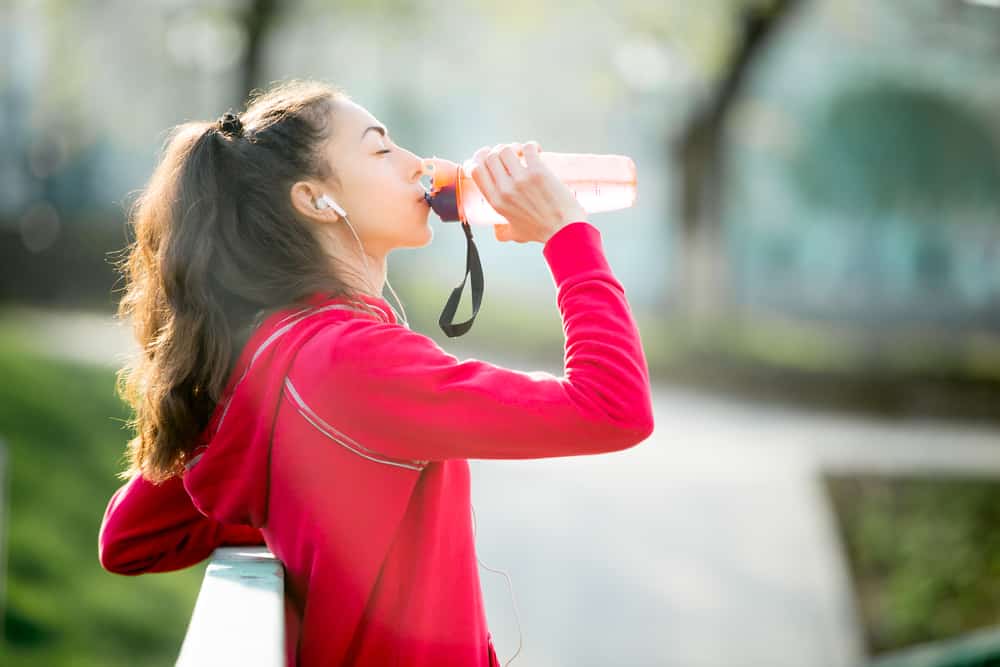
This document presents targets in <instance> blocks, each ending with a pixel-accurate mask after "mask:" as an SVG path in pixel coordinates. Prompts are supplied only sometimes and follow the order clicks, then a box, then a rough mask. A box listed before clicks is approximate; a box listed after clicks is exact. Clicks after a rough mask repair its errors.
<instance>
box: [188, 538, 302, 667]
mask: <svg viewBox="0 0 1000 667" xmlns="http://www.w3.org/2000/svg"><path fill="white" fill-rule="evenodd" d="M284 596H285V570H284V567H283V566H282V564H281V561H279V560H278V559H277V558H275V557H274V555H273V554H272V553H271V552H270V551H269V550H268V549H267V547H219V548H218V549H216V550H215V551H214V552H212V558H211V560H210V561H209V563H208V569H206V570H205V578H204V580H203V581H202V584H201V590H200V591H199V593H198V600H197V601H196V602H195V606H194V611H193V612H192V614H191V622H190V624H189V625H188V629H187V634H186V635H185V637H184V643H183V645H182V646H181V653H180V657H178V658H177V663H176V664H177V665H178V667H195V666H197V667H201V666H202V665H220V666H221V665H250V666H254V667H283V666H284V664H285V606H284Z"/></svg>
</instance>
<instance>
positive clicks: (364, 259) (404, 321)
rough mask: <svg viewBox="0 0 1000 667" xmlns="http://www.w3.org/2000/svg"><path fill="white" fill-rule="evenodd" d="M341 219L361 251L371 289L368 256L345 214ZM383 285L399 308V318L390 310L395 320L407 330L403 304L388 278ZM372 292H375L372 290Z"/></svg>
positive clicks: (407, 325) (407, 322)
mask: <svg viewBox="0 0 1000 667" xmlns="http://www.w3.org/2000/svg"><path fill="white" fill-rule="evenodd" d="M343 218H344V222H346V223H347V226H348V228H350V230H351V233H352V234H354V238H355V240H356V241H357V242H358V247H359V248H360V249H361V260H362V261H363V262H364V263H365V273H366V277H367V278H368V285H369V287H371V286H372V284H371V269H370V268H369V266H368V254H367V253H366V252H365V248H364V246H363V245H362V244H361V239H360V238H358V233H357V232H355V231H354V225H352V224H351V221H350V220H348V219H347V214H346V213H345V214H344V215H343ZM385 284H386V285H388V286H389V291H390V292H392V298H394V299H395V300H396V304H397V305H398V306H399V308H400V310H401V311H402V316H400V314H399V313H398V312H397V311H396V309H395V308H393V309H392V310H393V313H395V315H396V319H397V320H400V321H402V323H403V326H405V327H406V328H407V329H409V328H410V322H409V320H407V319H406V308H403V302H402V301H400V300H399V296H398V295H397V294H396V290H394V289H393V288H392V283H390V282H389V276H386V277H385ZM372 291H373V292H374V291H376V290H374V289H372ZM389 307H390V308H392V304H391V303H390V304H389Z"/></svg>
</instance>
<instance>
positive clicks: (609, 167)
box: [423, 151, 637, 225]
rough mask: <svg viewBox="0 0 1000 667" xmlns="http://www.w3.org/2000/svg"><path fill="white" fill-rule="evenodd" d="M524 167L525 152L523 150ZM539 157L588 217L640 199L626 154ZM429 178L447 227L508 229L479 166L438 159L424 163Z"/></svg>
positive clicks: (431, 197)
mask: <svg viewBox="0 0 1000 667" xmlns="http://www.w3.org/2000/svg"><path fill="white" fill-rule="evenodd" d="M518 156H520V157H521V163H522V164H524V153H523V152H522V151H518ZM538 158H539V159H540V160H541V161H542V162H544V163H545V165H546V166H547V167H548V168H549V169H550V170H551V171H552V172H553V173H554V174H555V175H556V177H557V178H558V179H559V180H560V181H562V182H563V183H565V184H566V185H567V186H568V187H569V188H570V190H572V191H573V194H574V196H576V200H577V201H578V202H579V203H580V206H582V207H583V210H585V211H586V212H587V213H600V212H602V211H617V210H619V209H623V208H628V207H629V206H632V204H634V203H635V201H636V197H637V187H636V169H635V162H633V161H632V158H629V157H626V156H624V155H595V154H593V153H555V152H549V151H540V152H539V153H538ZM423 166H424V175H425V176H430V177H431V179H432V184H431V190H430V192H429V193H428V194H427V195H426V199H427V201H428V203H429V204H430V205H431V208H433V209H434V212H435V213H436V214H437V215H438V217H439V218H441V220H442V221H444V222H451V221H459V220H461V221H466V222H468V223H469V224H472V225H503V224H507V220H506V218H504V217H503V216H502V215H500V214H499V213H497V211H496V209H494V208H493V207H492V206H490V203H489V202H488V201H487V200H486V197H485V196H484V195H483V193H482V192H481V191H480V190H479V186H477V185H476V181H475V180H473V178H472V168H473V167H474V166H475V162H474V161H473V160H472V158H469V159H468V160H466V161H465V162H463V163H462V164H461V165H459V164H457V163H455V162H452V161H450V160H445V159H442V158H438V157H430V158H426V159H424V162H423Z"/></svg>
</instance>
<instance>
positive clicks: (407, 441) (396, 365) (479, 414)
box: [286, 222, 653, 461]
mask: <svg viewBox="0 0 1000 667" xmlns="http://www.w3.org/2000/svg"><path fill="white" fill-rule="evenodd" d="M543 254H544V255H545V258H546V260H547V262H548V264H549V268H550V270H551V272H552V276H553V278H554V280H555V283H556V286H557V292H558V293H557V301H558V305H559V310H560V313H561V316H562V321H563V327H564V333H565V335H566V345H565V373H564V375H563V376H562V377H555V376H554V375H552V374H550V373H547V372H542V371H535V372H521V371H517V370H510V369H506V368H502V367H499V366H496V365H493V364H491V363H488V362H485V361H480V360H476V359H469V360H465V361H459V360H458V359H457V358H456V357H455V356H453V355H451V354H448V353H447V352H445V351H444V350H442V349H441V348H440V347H439V346H438V345H437V343H435V342H434V340H433V339H431V338H429V337H427V336H425V335H422V334H420V333H417V332H414V331H410V330H409V329H407V328H406V327H404V326H402V325H399V324H392V323H381V322H374V321H370V320H361V319H358V320H353V321H351V322H349V323H347V324H345V325H343V326H342V327H339V328H338V327H331V331H330V332H329V333H328V332H322V333H320V334H318V335H317V336H316V337H314V338H312V339H311V340H310V341H309V342H308V343H306V344H305V345H303V347H302V349H301V350H300V352H299V354H298V356H297V361H296V363H295V365H294V366H293V369H292V373H291V374H290V376H289V377H290V380H291V382H292V383H293V388H294V391H290V392H287V393H288V395H289V396H291V399H290V400H293V401H297V400H300V401H301V403H304V404H305V406H304V407H303V406H302V405H299V408H300V412H304V413H310V411H311V414H312V415H313V417H316V416H318V417H319V419H321V420H322V421H323V422H325V423H326V424H327V425H328V426H332V427H333V428H334V429H336V430H337V431H338V432H340V434H342V435H345V436H346V437H347V438H350V439H353V440H355V442H357V443H358V444H360V445H361V446H362V447H364V448H367V449H368V450H371V451H372V452H376V453H380V454H382V455H385V456H389V457H395V458H399V459H405V460H411V461H421V460H441V459H447V458H495V459H519V458H541V457H550V456H571V455H578V454H595V453H600V452H610V451H616V450H620V449H625V448H627V447H631V446H633V445H636V444H638V443H640V442H642V441H643V440H645V439H646V438H647V437H648V436H649V435H650V433H651V432H652V430H653V410H652V399H651V392H650V386H649V370H648V367H647V364H646V359H645V356H644V354H643V351H642V343H641V340H640V337H639V331H638V328H637V326H636V324H635V321H634V320H633V318H632V313H631V311H630V308H629V305H628V302H627V301H626V299H625V290H624V288H623V287H622V285H621V283H620V282H619V281H618V280H617V279H616V278H615V277H614V275H613V274H612V272H611V269H610V267H609V266H608V263H607V260H606V259H605V257H604V251H603V248H602V245H601V236H600V232H599V231H598V229H597V228H596V227H594V226H592V225H591V224H589V223H587V222H576V223H571V224H569V225H567V226H565V227H563V228H562V229H560V230H559V231H558V232H557V233H556V234H555V235H553V236H552V237H551V238H550V239H549V240H548V241H547V242H546V243H545V246H544V249H543ZM287 387H288V385H286V389H287Z"/></svg>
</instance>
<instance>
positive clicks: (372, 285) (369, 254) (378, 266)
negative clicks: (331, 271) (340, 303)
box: [324, 230, 388, 299]
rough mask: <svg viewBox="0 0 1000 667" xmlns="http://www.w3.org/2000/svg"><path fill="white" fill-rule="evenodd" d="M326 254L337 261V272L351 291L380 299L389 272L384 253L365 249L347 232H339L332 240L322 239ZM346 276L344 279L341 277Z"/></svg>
mask: <svg viewBox="0 0 1000 667" xmlns="http://www.w3.org/2000/svg"><path fill="white" fill-rule="evenodd" d="M324 245H325V246H326V249H327V254H329V255H330V256H331V257H334V258H336V268H337V269H339V270H340V272H341V274H342V275H343V277H344V279H345V280H346V281H347V282H348V284H350V285H351V287H353V288H354V289H356V290H358V291H360V292H363V293H365V294H368V295H369V296H373V297H376V298H379V299H382V298H384V297H383V296H382V290H383V289H385V277H386V274H387V270H388V262H387V253H384V252H378V251H374V252H373V251H372V249H370V248H367V247H366V248H365V249H364V250H365V252H364V255H362V249H361V245H360V244H359V242H358V239H357V238H355V236H354V234H352V233H351V231H350V230H346V231H345V230H341V233H339V234H336V236H334V237H332V238H331V237H328V238H327V239H324ZM344 274H346V275H344Z"/></svg>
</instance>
